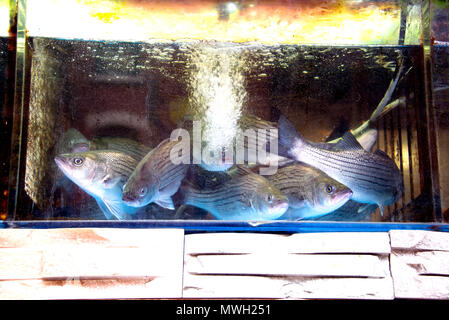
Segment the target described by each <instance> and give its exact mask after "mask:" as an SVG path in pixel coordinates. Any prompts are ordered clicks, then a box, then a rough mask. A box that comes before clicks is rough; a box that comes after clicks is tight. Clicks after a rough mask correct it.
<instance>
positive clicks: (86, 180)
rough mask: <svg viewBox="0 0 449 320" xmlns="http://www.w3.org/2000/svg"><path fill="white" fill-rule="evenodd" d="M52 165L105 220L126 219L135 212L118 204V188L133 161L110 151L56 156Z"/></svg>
mask: <svg viewBox="0 0 449 320" xmlns="http://www.w3.org/2000/svg"><path fill="white" fill-rule="evenodd" d="M55 162H56V165H57V166H58V167H59V169H60V170H61V171H62V172H63V173H64V174H65V175H66V176H67V177H68V178H69V179H70V180H72V181H73V182H74V183H75V184H77V185H78V186H79V187H80V188H81V189H83V190H84V191H85V192H86V193H88V194H89V195H90V196H92V197H93V198H94V199H95V200H96V201H97V204H98V206H99V207H100V209H101V210H102V211H103V213H104V215H105V216H106V218H107V219H114V218H115V219H118V220H123V219H129V218H130V217H129V215H132V214H134V213H136V212H137V210H138V209H137V208H134V207H131V206H128V205H126V204H125V203H123V201H122V188H123V185H124V184H125V182H126V181H127V179H128V178H129V176H130V175H131V173H132V172H133V170H134V168H135V167H136V166H137V163H138V162H137V161H136V160H135V159H134V158H133V157H131V156H129V155H127V154H125V153H122V152H118V151H112V150H98V151H87V152H79V153H65V154H59V155H57V156H56V157H55Z"/></svg>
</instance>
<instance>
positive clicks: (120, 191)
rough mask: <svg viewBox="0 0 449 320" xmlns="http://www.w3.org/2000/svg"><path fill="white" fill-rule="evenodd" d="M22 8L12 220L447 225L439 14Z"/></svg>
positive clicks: (340, 8)
mask: <svg viewBox="0 0 449 320" xmlns="http://www.w3.org/2000/svg"><path fill="white" fill-rule="evenodd" d="M20 3H21V4H22V6H21V7H20V6H19V9H20V10H22V14H23V17H24V20H23V21H24V23H25V26H26V28H25V29H23V30H27V34H24V36H23V48H24V55H23V69H20V70H22V71H21V72H22V75H23V79H24V82H23V86H22V87H21V88H19V89H20V90H18V89H17V87H16V94H17V95H18V96H20V99H16V104H15V110H16V112H15V113H14V115H15V123H17V126H16V127H15V130H14V134H13V140H12V141H13V146H12V148H11V150H12V151H11V159H17V161H15V162H14V161H13V162H14V163H15V167H14V168H13V169H12V170H11V174H10V177H12V178H13V179H12V180H11V179H10V195H9V207H8V217H9V219H11V220H139V221H162V220H163V221H167V220H172V221H176V220H179V221H187V220H189V221H217V222H220V221H221V222H224V221H226V222H229V221H240V222H241V221H251V222H266V221H291V222H293V221H319V222H322V221H330V222H442V221H443V214H442V212H444V210H447V197H446V196H445V193H444V192H446V191H445V188H444V187H443V185H444V184H445V183H446V182H445V181H446V180H445V179H446V178H447V176H445V174H446V172H447V170H444V167H443V166H440V163H442V162H445V160H444V159H443V158H442V155H443V154H445V153H447V152H446V151H447V150H446V148H447V143H446V144H444V139H445V136H444V134H443V133H441V132H440V131H439V130H440V129H441V128H443V129H441V130H445V129H444V117H445V116H444V115H445V113H444V111H441V110H444V106H441V105H446V106H447V104H445V102H444V101H445V100H444V99H443V100H441V99H440V98H438V99H437V96H436V95H435V94H434V91H435V90H436V89H434V87H435V88H436V86H438V88H440V87H441V88H444V87H445V86H447V81H446V80H447V79H446V80H445V76H444V74H445V72H444V70H445V69H444V68H445V67H446V64H445V63H446V62H447V50H445V49H444V48H447V46H444V45H441V46H440V47H441V48H440V47H438V48H437V47H435V48H434V45H433V43H432V41H433V40H432V39H433V38H432V37H431V36H430V35H431V34H433V33H435V30H436V28H437V26H438V24H437V23H436V22H435V19H436V11H433V7H431V6H430V4H429V3H427V2H421V1H407V2H405V1H350V0H348V1H345V0H343V1H321V0H309V1H182V2H181V1H137V0H135V1H131V0H129V1H119V0H116V1H112V0H110V1H87V0H77V1H75V0H69V1H68V0H64V1H57V0H52V1H50V0H44V1H43V0H39V1H35V0H29V1H22V2H20ZM445 12H446V11H445ZM432 14H434V15H433V16H432ZM441 14H443V15H444V14H445V13H444V12H443V13H441ZM19 16H20V15H19ZM434 18H435V19H434ZM446 27H447V26H446ZM438 39H440V40H438V41H442V42H444V41H446V40H444V39H443V38H438ZM434 53H435V54H437V53H438V54H439V57H440V58H438V60H437V61H439V62H438V63H437V65H436V66H435V68H434V67H433V64H432V59H431V57H432V55H433V54H434ZM446 74H447V73H446ZM444 81H446V82H444ZM438 90H440V91H441V92H442V93H443V94H445V93H446V92H447V91H444V89H438ZM17 110H20V112H18V111H17ZM438 110H440V111H438ZM445 146H446V147H445ZM443 157H444V156H443ZM446 162H447V161H446ZM11 181H13V182H14V183H12V182H11ZM446 184H447V183H446ZM442 191H443V193H442Z"/></svg>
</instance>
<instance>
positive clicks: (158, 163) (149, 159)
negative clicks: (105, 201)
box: [122, 139, 188, 210]
mask: <svg viewBox="0 0 449 320" xmlns="http://www.w3.org/2000/svg"><path fill="white" fill-rule="evenodd" d="M178 143H179V142H178V141H177V140H174V141H170V139H166V140H164V141H162V142H161V143H160V144H159V145H158V146H157V147H156V148H154V149H153V150H151V151H150V152H149V153H148V154H147V155H146V156H145V157H144V158H143V159H142V160H141V161H140V162H139V163H138V165H137V167H136V168H135V170H134V171H133V173H132V174H131V176H130V177H129V179H128V181H127V182H126V183H125V185H124V187H123V196H122V200H123V201H124V202H125V203H126V204H127V205H129V206H132V207H143V206H146V205H148V204H149V203H152V202H155V203H157V204H158V205H160V206H161V207H164V208H167V209H171V210H173V209H174V205H173V201H172V199H171V196H172V195H173V194H175V193H176V192H177V191H178V189H179V186H180V185H181V181H182V180H183V179H184V177H185V174H186V171H187V168H188V165H185V164H182V163H180V164H175V163H174V162H172V161H171V159H170V153H171V150H172V148H173V147H174V146H175V145H176V144H178Z"/></svg>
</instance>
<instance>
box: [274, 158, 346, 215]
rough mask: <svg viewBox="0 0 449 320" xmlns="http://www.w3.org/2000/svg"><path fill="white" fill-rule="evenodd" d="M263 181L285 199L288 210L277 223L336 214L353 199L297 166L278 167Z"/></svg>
mask: <svg viewBox="0 0 449 320" xmlns="http://www.w3.org/2000/svg"><path fill="white" fill-rule="evenodd" d="M266 178H267V180H268V181H269V182H270V183H271V184H273V185H274V186H275V187H276V188H278V189H279V190H280V191H281V192H282V193H284V194H285V195H286V196H287V197H288V204H289V208H288V210H287V212H286V213H285V214H284V215H282V216H281V217H280V218H279V219H280V220H299V219H310V218H316V217H319V216H322V215H325V214H328V213H330V212H332V211H334V210H337V209H338V208H340V207H341V206H343V205H344V204H345V203H346V202H347V201H348V200H349V199H350V198H351V196H352V191H351V189H349V188H348V187H347V186H345V185H343V184H341V183H339V182H338V181H335V180H334V179H332V178H331V177H329V176H328V175H326V174H325V173H323V172H322V171H320V170H318V169H316V168H313V167H311V166H309V165H306V164H303V163H300V162H295V163H293V164H289V165H287V166H284V167H281V168H279V169H278V170H277V172H276V173H275V174H273V175H269V176H266Z"/></svg>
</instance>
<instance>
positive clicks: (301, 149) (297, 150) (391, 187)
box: [278, 116, 404, 211]
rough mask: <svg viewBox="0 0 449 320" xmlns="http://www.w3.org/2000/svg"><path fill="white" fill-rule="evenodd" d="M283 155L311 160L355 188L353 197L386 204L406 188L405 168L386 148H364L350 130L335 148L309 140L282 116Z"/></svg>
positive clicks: (301, 159)
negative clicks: (398, 164) (371, 149)
mask: <svg viewBox="0 0 449 320" xmlns="http://www.w3.org/2000/svg"><path fill="white" fill-rule="evenodd" d="M278 124H279V143H280V145H281V148H280V149H281V150H282V152H281V155H285V156H287V157H291V158H294V159H295V160H297V161H300V162H304V163H306V164H309V165H311V166H313V167H315V168H317V169H319V170H321V171H323V172H324V173H326V174H327V175H328V176H329V177H331V178H333V179H335V180H337V181H338V182H340V183H342V184H344V185H346V186H347V187H348V188H350V189H351V190H352V192H353V194H352V197H351V199H352V200H355V201H358V202H362V203H374V204H377V205H378V206H379V208H380V209H381V211H382V207H383V206H386V205H389V204H392V203H394V202H395V201H397V200H398V199H399V197H400V196H401V195H402V193H403V191H404V185H403V181H402V176H401V172H400V171H399V169H398V167H397V166H396V164H395V162H394V161H393V160H392V159H390V158H389V157H388V156H387V155H386V154H385V153H384V152H382V151H380V150H377V151H376V152H374V153H371V152H367V151H366V150H364V149H363V148H362V147H361V146H360V144H359V143H358V142H357V140H356V139H355V138H354V136H353V135H352V134H351V133H350V132H347V133H346V134H345V135H344V136H343V138H342V140H341V141H340V142H338V143H336V144H334V147H333V148H323V147H322V146H321V145H319V144H314V143H311V142H308V141H306V140H305V139H304V138H303V137H302V136H301V135H300V134H299V133H298V132H297V131H296V129H295V128H294V126H293V125H292V124H291V123H290V122H289V121H288V120H287V119H286V118H285V117H284V116H281V118H280V119H279V122H278Z"/></svg>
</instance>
